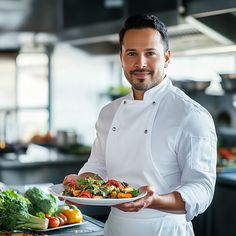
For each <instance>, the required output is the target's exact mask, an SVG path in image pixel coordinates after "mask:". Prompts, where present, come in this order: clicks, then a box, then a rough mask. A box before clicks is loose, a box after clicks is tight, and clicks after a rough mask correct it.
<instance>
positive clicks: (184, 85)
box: [172, 80, 211, 91]
mask: <svg viewBox="0 0 236 236" xmlns="http://www.w3.org/2000/svg"><path fill="white" fill-rule="evenodd" d="M172 83H173V85H175V86H176V87H178V88H180V89H182V90H184V91H204V90H205V89H206V88H207V87H209V85H210V83H211V81H196V80H172Z"/></svg>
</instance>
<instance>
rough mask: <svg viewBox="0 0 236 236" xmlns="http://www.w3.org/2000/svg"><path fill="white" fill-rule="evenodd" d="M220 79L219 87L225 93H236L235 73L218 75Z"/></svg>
mask: <svg viewBox="0 0 236 236" xmlns="http://www.w3.org/2000/svg"><path fill="white" fill-rule="evenodd" d="M219 75H220V77H221V86H222V88H223V89H224V90H225V91H229V92H236V73H235V74H219Z"/></svg>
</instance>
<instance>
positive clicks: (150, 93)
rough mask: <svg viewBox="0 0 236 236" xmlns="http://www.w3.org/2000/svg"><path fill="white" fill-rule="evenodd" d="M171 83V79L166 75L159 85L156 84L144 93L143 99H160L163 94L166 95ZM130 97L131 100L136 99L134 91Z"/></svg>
mask: <svg viewBox="0 0 236 236" xmlns="http://www.w3.org/2000/svg"><path fill="white" fill-rule="evenodd" d="M169 84H170V80H169V78H168V76H167V75H166V76H165V78H164V79H163V80H162V81H161V82H160V83H159V84H158V85H156V86H154V87H153V88H151V89H149V90H147V91H146V92H145V93H144V96H143V100H159V99H160V98H161V97H162V95H164V93H165V91H166V88H167V86H168V85H169ZM129 98H130V99H131V100H134V94H133V91H132V92H131V93H130V94H129Z"/></svg>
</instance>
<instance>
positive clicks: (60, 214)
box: [57, 213, 67, 224]
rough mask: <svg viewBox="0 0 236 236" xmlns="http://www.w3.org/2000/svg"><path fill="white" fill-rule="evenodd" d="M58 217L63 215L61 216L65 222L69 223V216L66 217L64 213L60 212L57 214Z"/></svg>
mask: <svg viewBox="0 0 236 236" xmlns="http://www.w3.org/2000/svg"><path fill="white" fill-rule="evenodd" d="M57 217H61V218H62V219H63V220H64V224H66V223H67V217H66V216H65V215H64V214H62V213H59V214H58V215H57Z"/></svg>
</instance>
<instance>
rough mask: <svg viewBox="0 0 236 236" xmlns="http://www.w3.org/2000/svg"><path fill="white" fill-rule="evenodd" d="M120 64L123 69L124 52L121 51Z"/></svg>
mask: <svg viewBox="0 0 236 236" xmlns="http://www.w3.org/2000/svg"><path fill="white" fill-rule="evenodd" d="M120 64H121V66H122V68H123V61H122V52H121V51H120Z"/></svg>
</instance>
